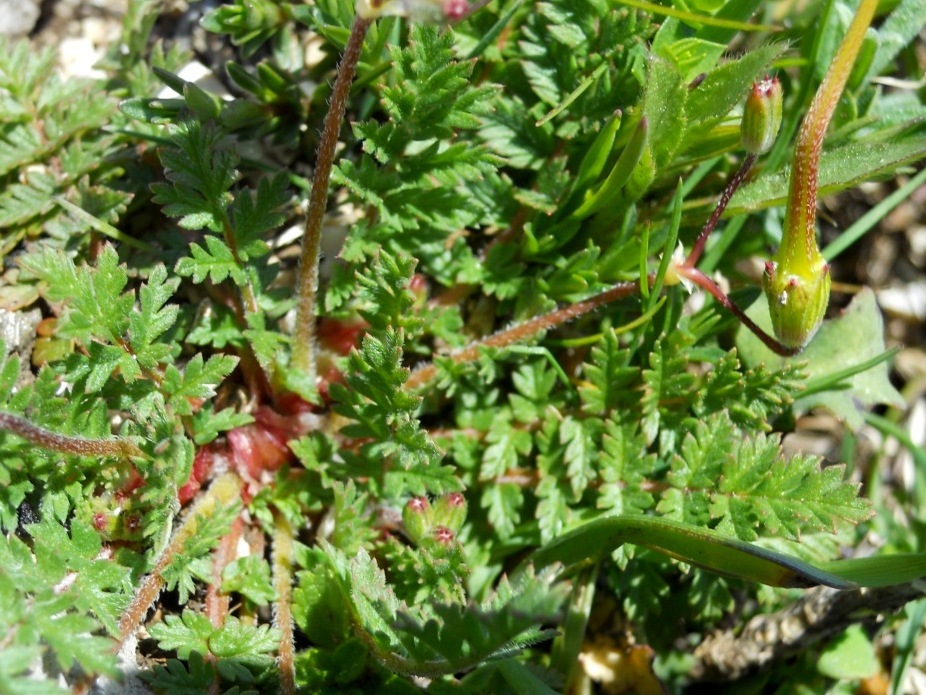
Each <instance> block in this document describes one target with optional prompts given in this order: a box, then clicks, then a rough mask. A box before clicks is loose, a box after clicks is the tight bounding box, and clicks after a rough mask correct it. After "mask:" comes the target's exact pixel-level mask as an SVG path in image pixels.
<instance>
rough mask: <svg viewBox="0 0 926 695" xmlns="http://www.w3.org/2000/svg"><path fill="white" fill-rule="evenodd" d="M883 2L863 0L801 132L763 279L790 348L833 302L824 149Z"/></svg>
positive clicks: (777, 327) (810, 332) (808, 334)
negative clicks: (822, 189)
mask: <svg viewBox="0 0 926 695" xmlns="http://www.w3.org/2000/svg"><path fill="white" fill-rule="evenodd" d="M877 5H878V1H877V0H862V2H861V4H860V5H859V8H858V12H857V13H856V15H855V18H854V19H853V20H852V24H851V25H850V26H849V30H848V31H847V32H846V36H845V38H844V39H843V41H842V44H840V46H839V50H838V51H837V52H836V57H835V58H834V59H833V64H832V65H831V66H830V69H829V70H828V71H827V73H826V77H825V78H824V79H823V82H822V83H821V84H820V88H819V89H818V90H817V94H816V96H815V97H814V100H813V103H812V104H811V105H810V110H809V111H808V112H807V115H806V116H805V117H804V122H803V123H802V124H801V129H800V132H799V133H798V136H797V145H796V146H795V148H794V160H793V162H792V165H791V184H790V189H789V191H788V205H787V209H786V211H785V224H784V232H783V236H782V239H781V246H780V247H779V249H778V253H777V254H776V255H775V258H774V259H773V260H771V261H769V262H768V263H767V264H766V266H765V277H764V278H763V283H762V284H763V286H764V288H765V294H766V296H767V297H768V304H769V312H770V313H771V317H772V327H773V328H774V331H775V335H776V336H777V337H778V340H779V341H781V342H782V343H783V344H784V345H785V346H787V347H790V348H796V349H799V348H801V347H803V346H804V345H806V344H807V343H808V342H810V339H811V338H813V336H814V334H815V333H816V332H817V329H819V328H820V324H821V323H822V322H823V316H824V315H825V314H826V307H827V304H828V303H829V296H830V267H829V264H828V263H827V262H826V260H825V259H824V258H823V255H822V254H821V253H820V248H819V246H817V230H816V219H817V173H818V169H819V164H820V151H821V149H822V147H823V138H824V136H825V135H826V129H827V126H828V125H829V122H830V120H831V119H832V117H833V112H834V111H835V110H836V105H837V104H838V103H839V99H840V97H841V96H842V91H843V89H844V88H845V85H846V81H847V80H848V79H849V75H850V74H851V73H852V66H853V65H854V64H855V59H856V57H857V56H858V52H859V49H860V48H861V46H862V42H863V41H864V39H865V32H866V31H867V29H868V25H869V24H871V20H872V17H873V16H874V13H875V8H876V7H877Z"/></svg>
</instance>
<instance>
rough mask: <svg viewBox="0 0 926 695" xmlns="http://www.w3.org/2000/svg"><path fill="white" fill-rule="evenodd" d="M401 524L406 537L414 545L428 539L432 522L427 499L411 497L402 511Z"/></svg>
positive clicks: (429, 504)
mask: <svg viewBox="0 0 926 695" xmlns="http://www.w3.org/2000/svg"><path fill="white" fill-rule="evenodd" d="M402 523H403V524H405V531H406V533H408V537H409V538H411V540H412V541H413V542H415V543H419V544H420V543H421V542H422V541H424V540H425V539H426V538H427V537H428V533H429V532H430V531H431V527H432V526H433V525H434V522H433V520H432V509H431V503H430V502H428V498H427V497H412V498H411V499H410V500H409V501H408V502H407V503H406V504H405V508H404V509H403V510H402Z"/></svg>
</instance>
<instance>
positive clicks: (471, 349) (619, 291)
mask: <svg viewBox="0 0 926 695" xmlns="http://www.w3.org/2000/svg"><path fill="white" fill-rule="evenodd" d="M653 279H654V276H653V275H650V276H649V282H650V284H652V282H653ZM639 289H640V284H639V283H638V282H622V283H619V284H617V285H615V286H614V287H611V288H609V289H607V290H605V291H604V292H600V293H598V294H596V295H594V296H593V297H589V298H588V299H585V300H583V301H581V302H576V303H575V304H569V305H568V306H565V307H562V308H561V309H554V310H553V311H551V312H549V313H547V314H543V315H541V316H535V317H534V318H532V319H529V320H527V321H525V322H524V323H519V324H517V325H515V326H511V327H510V328H505V329H504V330H501V331H498V332H497V333H493V334H492V335H490V336H488V337H487V338H483V339H482V340H479V341H477V342H475V343H473V344H472V345H469V346H468V347H465V348H463V349H462V350H460V351H458V352H454V353H451V354H450V355H448V357H449V358H450V359H452V360H453V361H454V362H457V363H458V364H464V363H466V362H473V361H474V360H476V359H478V358H479V350H480V348H487V347H489V348H504V347H508V346H509V345H513V344H515V343H517V342H520V341H522V340H526V339H527V338H530V337H531V336H533V335H535V334H537V333H540V332H542V331H547V330H550V329H551V328H555V327H556V326H559V325H562V324H564V323H567V322H569V321H572V320H573V319H577V318H579V317H580V316H584V315H585V314H588V313H591V312H592V311H594V310H595V309H598V308H599V307H602V306H605V305H606V304H610V303H611V302H614V301H617V300H618V299H623V298H624V297H629V296H630V295H632V294H634V293H635V292H637V291H638V290H639ZM436 375H437V367H436V366H435V365H434V364H433V363H430V364H426V365H424V366H422V367H419V368H418V369H416V370H414V371H413V372H412V373H411V374H410V375H409V377H408V381H406V382H405V387H406V388H408V389H417V388H420V387H421V386H424V385H425V384H427V383H428V382H429V381H431V379H433V378H434V377H435V376H436Z"/></svg>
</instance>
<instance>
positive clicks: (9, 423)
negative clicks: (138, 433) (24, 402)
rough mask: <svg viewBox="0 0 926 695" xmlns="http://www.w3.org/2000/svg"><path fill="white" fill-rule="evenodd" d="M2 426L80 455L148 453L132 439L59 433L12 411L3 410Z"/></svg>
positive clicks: (38, 443) (46, 446) (38, 442)
mask: <svg viewBox="0 0 926 695" xmlns="http://www.w3.org/2000/svg"><path fill="white" fill-rule="evenodd" d="M0 430H6V431H7V432H12V433H13V434H15V435H16V436H18V437H22V438H23V439H25V440H26V441H27V442H30V443H32V444H35V445H36V446H40V447H42V448H43V449H49V450H51V451H58V452H61V453H62V454H75V455H77V456H99V457H112V458H120V459H130V458H145V457H146V454H145V452H143V451H142V450H141V449H139V448H138V447H137V446H135V444H134V443H133V442H131V441H129V440H128V439H123V438H121V437H108V438H106V439H86V438H85V437H75V436H69V435H66V434H58V433H57V432H52V431H51V430H46V429H44V428H42V427H39V426H38V425H33V424H32V423H31V422H29V421H28V420H26V419H25V418H22V417H19V416H18V415H13V414H11V413H0Z"/></svg>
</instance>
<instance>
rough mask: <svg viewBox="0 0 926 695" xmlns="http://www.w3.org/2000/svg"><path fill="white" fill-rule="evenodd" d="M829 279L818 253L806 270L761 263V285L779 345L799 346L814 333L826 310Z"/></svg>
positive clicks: (824, 262)
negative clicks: (795, 270)
mask: <svg viewBox="0 0 926 695" xmlns="http://www.w3.org/2000/svg"><path fill="white" fill-rule="evenodd" d="M830 283H831V280H830V267H829V265H827V263H826V261H824V260H823V258H822V257H821V258H819V261H818V264H817V265H816V267H815V268H812V269H810V272H806V273H803V272H796V273H789V272H787V271H786V270H785V269H784V268H783V265H782V264H781V263H775V262H773V261H769V262H768V263H766V264H765V275H764V276H763V278H762V285H763V287H764V289H765V295H766V297H768V308H769V314H770V315H771V317H772V328H773V329H774V331H775V337H777V338H778V340H779V341H780V342H781V343H782V344H783V345H785V346H786V347H789V348H796V349H800V348H802V347H804V346H805V345H806V344H807V343H809V342H810V339H811V338H813V337H814V335H815V334H816V332H817V330H818V329H819V328H820V324H821V323H823V317H824V315H825V314H826V307H827V304H828V303H829V298H830Z"/></svg>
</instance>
